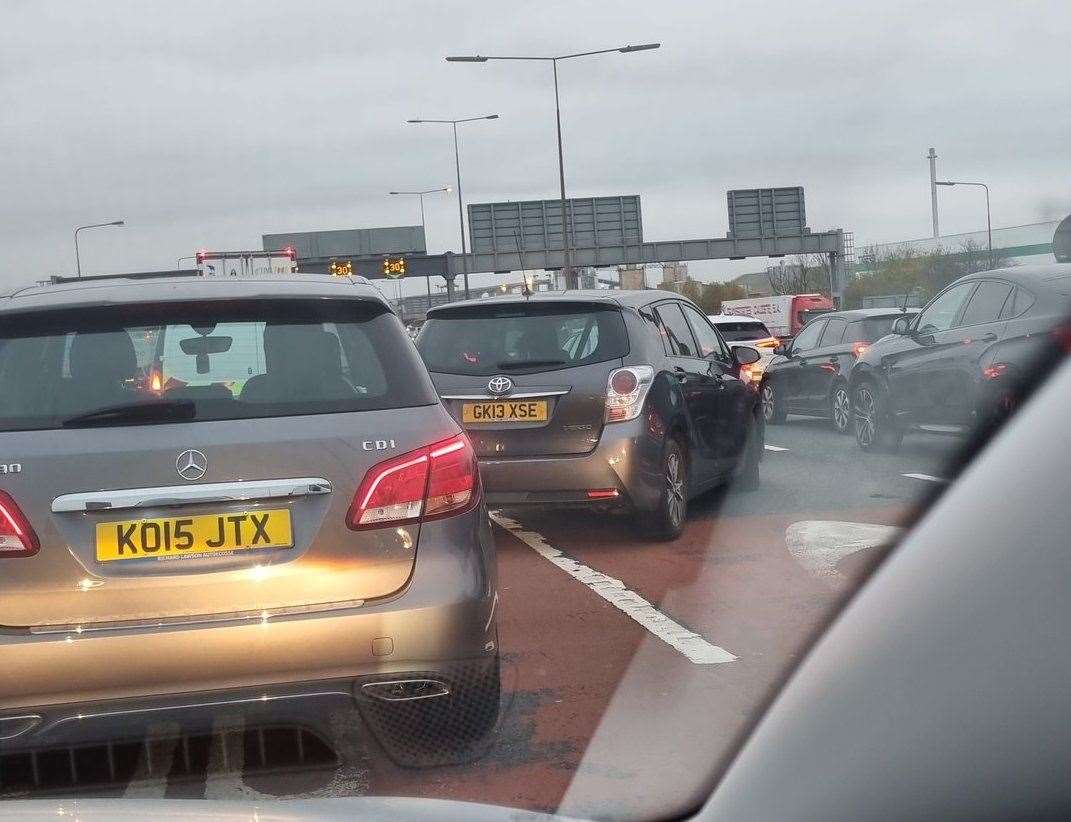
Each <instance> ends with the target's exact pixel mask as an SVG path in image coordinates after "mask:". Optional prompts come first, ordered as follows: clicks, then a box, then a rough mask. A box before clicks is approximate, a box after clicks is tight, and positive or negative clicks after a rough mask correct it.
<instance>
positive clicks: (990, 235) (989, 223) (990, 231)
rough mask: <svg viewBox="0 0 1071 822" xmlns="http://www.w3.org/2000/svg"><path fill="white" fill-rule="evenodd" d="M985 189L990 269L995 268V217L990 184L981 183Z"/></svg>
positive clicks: (986, 230)
mask: <svg viewBox="0 0 1071 822" xmlns="http://www.w3.org/2000/svg"><path fill="white" fill-rule="evenodd" d="M981 186H982V188H984V189H985V233H986V236H987V238H988V239H989V270H990V271H992V270H993V217H992V216H991V215H990V212H989V186H987V185H986V184H985V183H981Z"/></svg>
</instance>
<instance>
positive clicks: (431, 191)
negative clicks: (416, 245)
mask: <svg viewBox="0 0 1071 822" xmlns="http://www.w3.org/2000/svg"><path fill="white" fill-rule="evenodd" d="M451 191H453V189H452V188H450V186H443V187H442V188H429V189H426V190H424V191H391V192H388V193H389V194H392V195H395V196H399V195H415V196H417V197H419V198H420V230H421V231H422V232H423V233H424V252H425V253H427V251H428V226H427V224H426V223H425V222H424V195H425V194H439V193H441V192H447V193H449V192H451ZM462 234H464V229H462ZM425 279H426V280H427V282H428V309H429V310H430V309H431V276H430V275H429V276H428V277H426V278H425Z"/></svg>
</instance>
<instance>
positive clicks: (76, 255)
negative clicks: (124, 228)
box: [74, 220, 126, 279]
mask: <svg viewBox="0 0 1071 822" xmlns="http://www.w3.org/2000/svg"><path fill="white" fill-rule="evenodd" d="M110 225H126V221H125V220H112V221H111V222H108V223H93V224H91V225H80V226H78V228H76V229H75V230H74V264H75V267H76V268H77V269H78V277H79V279H81V277H82V255H81V254H80V253H79V252H78V232H79V231H85V230H86V229H87V228H104V227H105V226H110Z"/></svg>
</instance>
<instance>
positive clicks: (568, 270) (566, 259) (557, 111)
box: [446, 43, 661, 288]
mask: <svg viewBox="0 0 1071 822" xmlns="http://www.w3.org/2000/svg"><path fill="white" fill-rule="evenodd" d="M660 46H661V44H660V43H643V44H641V45H636V46H620V47H618V48H613V49H597V50H595V51H581V52H577V53H575V54H560V55H557V56H553V57H552V56H540V57H531V56H505V55H500V56H497V57H485V56H482V55H479V54H473V55H462V56H451V57H447V58H446V62H448V63H486V62H487V61H489V60H526V61H535V62H544V63H551V65H552V67H553V70H554V116H555V121H556V124H557V129H558V182H559V184H560V186H561V212H562V214H561V217H562V269H561V273H562V274H564V275H565V281H566V282H565V287H566V288H576V287H577V282H576V277H575V275H574V273H573V261H572V246H571V241H570V237H569V225H568V222H567V220H566V218H567V210H568V203H567V202H566V197H565V158H564V156H563V154H564V153H563V151H562V109H561V101H560V99H559V96H558V61H559V60H571V59H573V58H574V57H591V56H593V55H596V54H610V53H611V52H619V53H621V54H631V53H632V52H635V51H649V50H651V49H657V48H660ZM458 188H460V183H459V185H458Z"/></svg>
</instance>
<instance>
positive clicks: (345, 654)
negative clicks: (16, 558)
mask: <svg viewBox="0 0 1071 822" xmlns="http://www.w3.org/2000/svg"><path fill="white" fill-rule="evenodd" d="M422 528H423V530H422V533H421V538H420V543H419V547H418V559H417V562H416V563H415V566H414V571H413V576H412V577H411V579H410V580H409V583H408V584H407V585H406V587H405V588H404V589H403V590H402V591H401V592H399V593H398V594H397V595H395V596H394V597H393V598H391V599H390V600H389V601H383V602H378V603H370V604H367V605H364V606H361V607H355V608H352V609H348V610H336V611H330V612H321V613H309V614H301V615H296V616H288V617H278V618H272V619H270V620H253V621H250V620H243V621H240V622H239V621H236V622H233V623H216V624H212V625H211V626H205V625H199V626H181V627H164V628H148V627H139V628H137V629H117V630H114V631H102V632H94V633H93V634H89V633H85V634H77V633H68V634H31V633H28V632H26V631H3V630H0V657H2V658H3V659H4V665H3V669H2V670H0V751H4V750H11V749H19V748H23V747H27V746H39V745H51V744H57V743H62V742H68V741H88V740H96V741H110V740H111V739H114V738H116V736H114V735H115V734H119V733H120V732H121V731H122V730H123V728H128V729H133V732H134V733H136V732H137V731H136V729H137V727H138V726H139V725H140V724H141V722H142V720H148V721H151V720H153V718H157V719H159V718H168V719H174V720H177V721H180V722H182V723H183V725H186V723H193V724H195V725H203V724H204V722H205V721H206V720H209V724H211V721H215V719H217V718H218V717H219V715H220V714H221V713H235V712H237V713H239V714H241V715H246V714H252V715H255V714H263V715H265V716H266V717H269V718H270V719H271V720H272V721H273V722H274V721H278V720H279V719H280V718H281V717H282V716H284V715H286V716H289V715H290V714H291V713H296V714H298V715H302V716H306V717H308V716H312V717H315V716H323V715H324V714H325V713H326V712H325V711H323V710H321V709H320V708H319V707H318V706H319V705H320V704H321V703H339V702H341V703H346V704H349V705H350V706H352V705H353V704H354V700H355V696H354V694H355V688H357V691H356V692H357V693H359V686H360V684H361V683H363V682H366V681H369V680H370V679H372V680H375V679H379V680H383V679H387V680H390V679H394V678H398V675H399V674H406V673H410V672H421V673H425V674H435V673H439V674H441V675H443V676H447V677H449V676H453V675H455V673H456V671H457V670H459V668H460V669H465V668H468V667H471V666H473V665H475V666H477V667H479V666H481V665H486V664H489V661H491V660H493V659H494V658H495V657H496V655H497V653H498V648H497V633H496V625H495V610H496V605H497V599H498V596H497V581H496V576H495V569H494V544H493V541H492V537H491V533H490V528H489V526H488V525H487V520H486V512H485V509H484V507H483V506H482V505H481V506H479V507H478V508H477V509H476V510H474V511H472V512H470V513H469V514H465V515H463V516H460V517H455V518H452V519H447V520H440V521H436V522H432V523H426V524H425V525H424V526H423V527H422ZM474 552H475V553H476V554H477V555H478V556H479V560H478V561H474V560H473V554H474ZM18 717H26V718H27V719H25V720H19V719H17V718H18ZM23 726H26V727H23ZM3 737H7V738H6V739H5V738H3Z"/></svg>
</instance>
